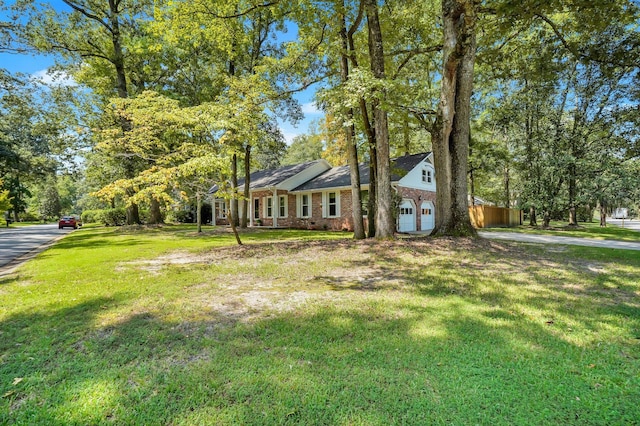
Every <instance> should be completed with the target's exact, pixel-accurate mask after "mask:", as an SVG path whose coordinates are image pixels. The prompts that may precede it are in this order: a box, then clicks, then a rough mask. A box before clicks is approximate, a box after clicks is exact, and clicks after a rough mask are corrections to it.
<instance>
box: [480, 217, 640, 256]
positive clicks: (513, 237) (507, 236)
mask: <svg viewBox="0 0 640 426" xmlns="http://www.w3.org/2000/svg"><path fill="white" fill-rule="evenodd" d="M624 222H625V223H624V227H625V228H628V229H633V230H636V231H640V221H637V220H634V221H628V220H625V221H624ZM607 224H608V225H609V226H611V225H613V226H622V220H617V219H614V220H607ZM478 234H479V235H480V236H481V237H483V238H488V239H492V240H508V241H519V242H523V243H540V244H567V245H575V246H586V247H603V248H612V249H626V250H640V243H633V242H628V241H614V240H596V239H595V238H577V237H563V236H558V235H535V234H521V233H519V232H482V231H480V232H478Z"/></svg>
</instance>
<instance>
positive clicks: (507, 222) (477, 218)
mask: <svg viewBox="0 0 640 426" xmlns="http://www.w3.org/2000/svg"><path fill="white" fill-rule="evenodd" d="M469 216H470V217H471V224H472V225H473V226H474V227H476V228H491V227H500V226H518V225H521V224H522V210H519V209H507V208H504V207H495V206H486V205H480V206H469Z"/></svg>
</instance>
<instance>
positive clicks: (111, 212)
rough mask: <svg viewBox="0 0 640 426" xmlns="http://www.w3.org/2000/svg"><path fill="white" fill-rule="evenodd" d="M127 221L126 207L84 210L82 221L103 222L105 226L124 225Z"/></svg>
mask: <svg viewBox="0 0 640 426" xmlns="http://www.w3.org/2000/svg"><path fill="white" fill-rule="evenodd" d="M126 221H127V212H126V210H125V209H124V208H115V209H102V210H85V211H83V212H82V223H102V224H104V225H105V226H122V225H124V224H125V223H126Z"/></svg>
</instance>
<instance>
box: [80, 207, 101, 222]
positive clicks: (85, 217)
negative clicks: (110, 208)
mask: <svg viewBox="0 0 640 426" xmlns="http://www.w3.org/2000/svg"><path fill="white" fill-rule="evenodd" d="M103 211H104V210H85V211H83V212H82V216H81V217H82V223H96V222H100V221H101V217H102V212H103Z"/></svg>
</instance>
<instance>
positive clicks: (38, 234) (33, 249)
mask: <svg viewBox="0 0 640 426" xmlns="http://www.w3.org/2000/svg"><path fill="white" fill-rule="evenodd" d="M71 231H73V229H71V228H64V229H58V225H57V224H54V225H34V226H20V227H11V228H0V272H2V271H5V272H6V269H8V268H13V267H15V266H17V265H18V264H20V263H21V262H22V261H24V260H26V259H27V258H28V257H29V256H28V255H30V254H34V253H37V252H38V250H39V249H42V248H44V247H46V245H47V244H48V243H50V242H53V241H54V240H56V239H57V238H60V237H62V236H63V235H65V234H68V233H69V232H71Z"/></svg>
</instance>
